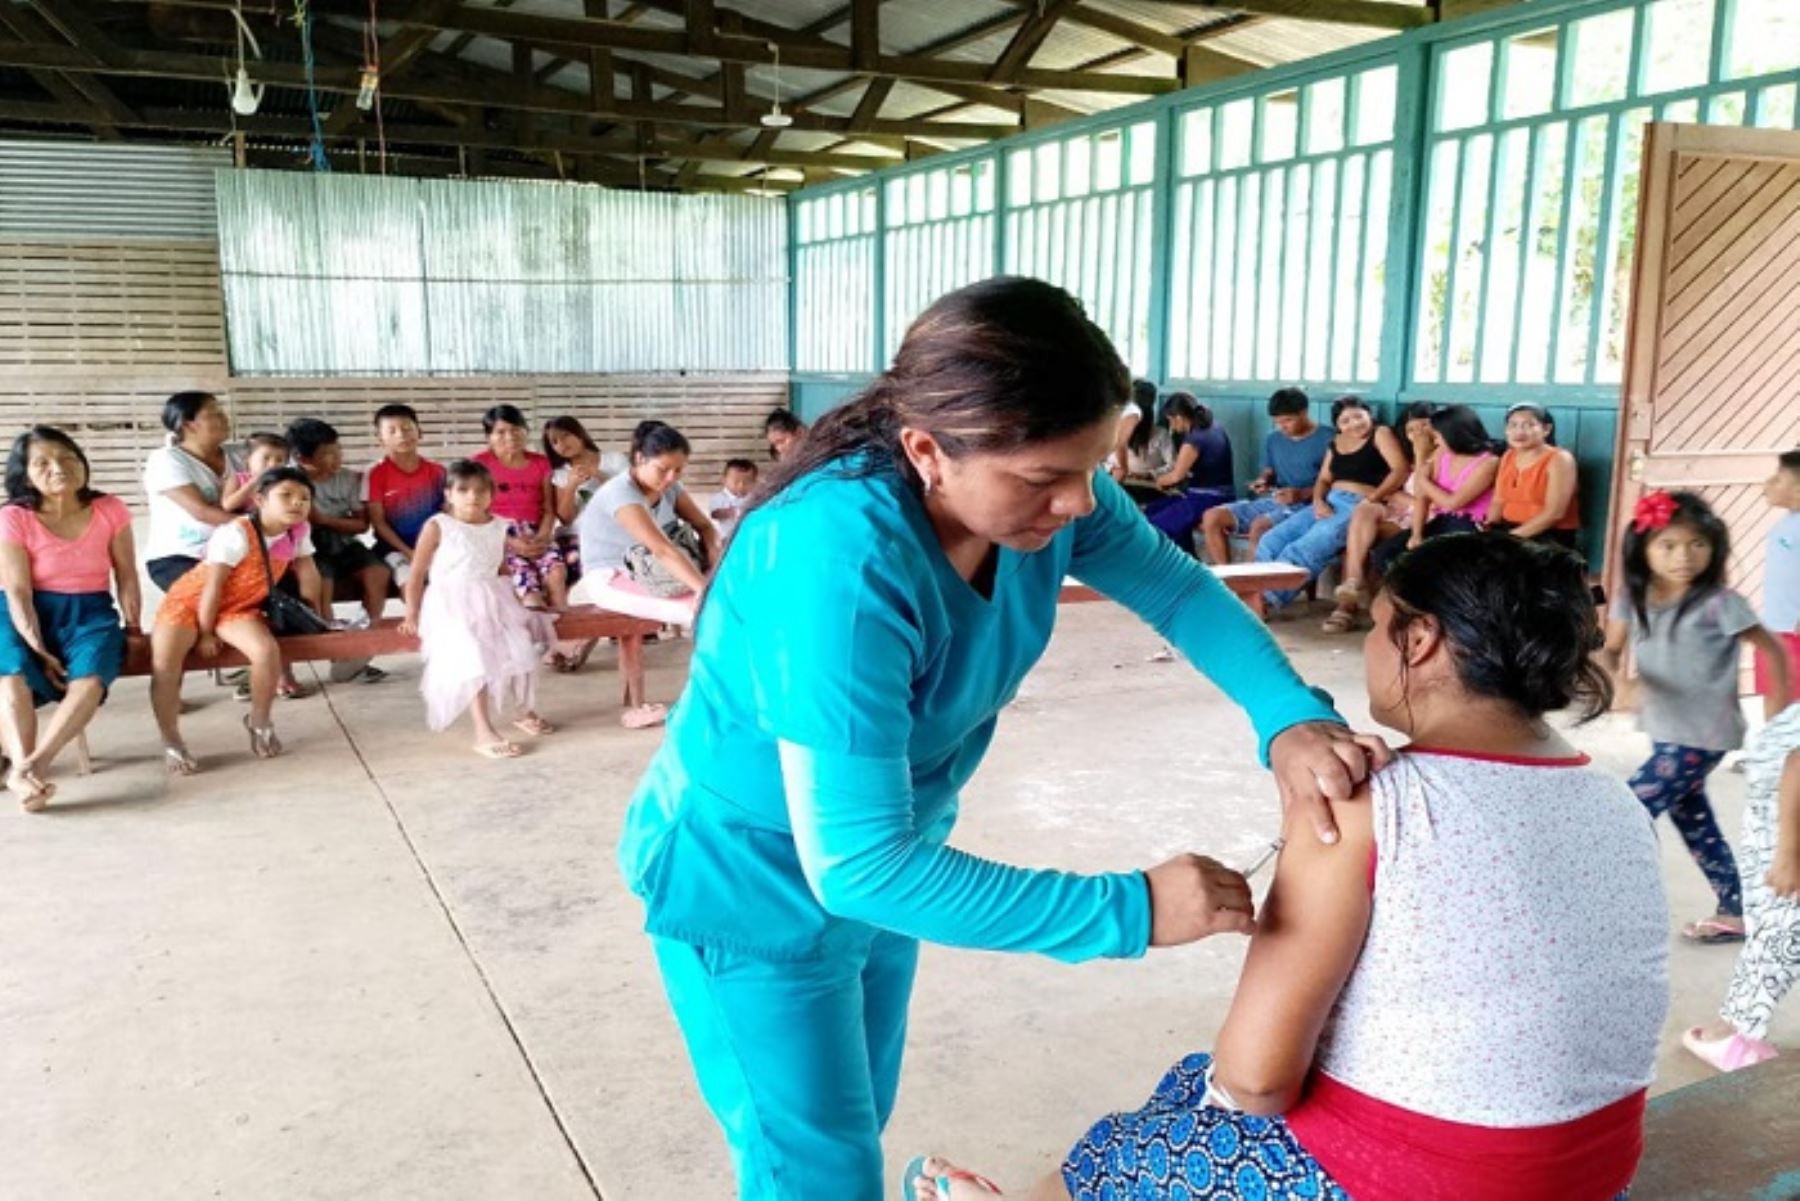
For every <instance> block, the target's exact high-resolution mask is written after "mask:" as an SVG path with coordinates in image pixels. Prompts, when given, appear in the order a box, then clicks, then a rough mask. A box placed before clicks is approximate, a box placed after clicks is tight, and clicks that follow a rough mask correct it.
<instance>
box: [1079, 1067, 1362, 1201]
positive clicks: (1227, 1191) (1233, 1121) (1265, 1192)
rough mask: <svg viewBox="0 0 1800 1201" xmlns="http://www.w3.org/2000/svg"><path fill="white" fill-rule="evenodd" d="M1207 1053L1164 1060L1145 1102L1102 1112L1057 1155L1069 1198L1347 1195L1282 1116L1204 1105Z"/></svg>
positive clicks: (1260, 1199)
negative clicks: (1165, 1068) (1062, 1156)
mask: <svg viewBox="0 0 1800 1201" xmlns="http://www.w3.org/2000/svg"><path fill="white" fill-rule="evenodd" d="M1210 1063H1212V1056H1210V1055H1198V1054H1197V1055H1189V1056H1188V1057H1187V1058H1185V1059H1183V1060H1182V1061H1181V1062H1180V1063H1178V1064H1176V1065H1175V1066H1174V1067H1173V1068H1170V1069H1169V1072H1168V1074H1167V1075H1165V1076H1164V1077H1163V1078H1162V1082H1161V1083H1160V1084H1158V1085H1157V1086H1156V1092H1155V1093H1154V1094H1153V1095H1152V1096H1151V1098H1150V1100H1149V1103H1148V1104H1146V1105H1145V1106H1144V1107H1143V1108H1142V1109H1140V1110H1137V1111H1136V1112H1135V1113H1115V1114H1111V1115H1109V1116H1107V1117H1104V1118H1101V1119H1100V1120H1099V1121H1098V1122H1096V1123H1094V1125H1093V1128H1092V1129H1090V1130H1089V1131H1088V1132H1087V1133H1086V1134H1084V1135H1082V1136H1081V1140H1080V1141H1079V1142H1077V1143H1076V1144H1075V1147H1074V1149H1073V1150H1072V1151H1070V1152H1069V1157H1068V1159H1067V1160H1065V1161H1064V1162H1063V1168H1062V1176H1063V1184H1064V1185H1065V1186H1066V1187H1067V1188H1068V1190H1069V1196H1070V1197H1072V1198H1074V1201H1139V1199H1140V1198H1143V1199H1145V1201H1150V1199H1155V1201H1201V1198H1234V1199H1235V1198H1250V1199H1253V1201H1264V1199H1265V1198H1266V1199H1268V1201H1286V1199H1287V1198H1306V1199H1307V1201H1350V1197H1349V1194H1348V1193H1346V1192H1344V1190H1343V1189H1341V1188H1339V1187H1338V1186H1337V1185H1336V1184H1335V1183H1333V1182H1332V1179H1331V1177H1330V1176H1328V1175H1326V1174H1325V1169H1324V1168H1322V1167H1320V1166H1319V1163H1318V1161H1317V1160H1315V1159H1314V1158H1313V1157H1312V1156H1311V1155H1309V1154H1308V1153H1307V1151H1306V1148H1304V1147H1302V1146H1301V1145H1300V1143H1299V1141H1298V1140H1297V1139H1295V1138H1294V1136H1293V1135H1292V1134H1290V1133H1289V1132H1288V1128H1287V1123H1286V1122H1284V1121H1282V1120H1281V1119H1280V1118H1278V1117H1275V1118H1259V1117H1253V1116H1252V1115H1250V1114H1245V1113H1233V1112H1231V1111H1229V1110H1224V1109H1219V1108H1217V1107H1214V1106H1208V1105H1203V1104H1202V1103H1201V1098H1202V1097H1203V1096H1204V1095H1205V1093H1206V1069H1207V1066H1208V1065H1209V1064H1210Z"/></svg>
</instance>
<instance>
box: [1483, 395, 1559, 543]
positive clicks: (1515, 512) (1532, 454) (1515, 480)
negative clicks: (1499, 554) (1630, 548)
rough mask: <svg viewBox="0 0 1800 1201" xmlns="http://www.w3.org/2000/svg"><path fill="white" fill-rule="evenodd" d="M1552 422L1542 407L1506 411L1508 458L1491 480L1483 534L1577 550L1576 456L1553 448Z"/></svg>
mask: <svg viewBox="0 0 1800 1201" xmlns="http://www.w3.org/2000/svg"><path fill="white" fill-rule="evenodd" d="M1555 437H1556V422H1555V421H1554V420H1552V419H1551V417H1550V413H1549V411H1548V410H1546V409H1545V408H1544V407H1543V406H1542V405H1535V404H1531V403H1525V404H1516V405H1514V406H1513V407H1512V408H1510V409H1508V410H1506V453H1505V454H1504V455H1502V456H1501V457H1500V471H1499V474H1497V475H1496V476H1495V477H1494V499H1493V502H1492V503H1491V504H1489V505H1488V512H1487V528H1488V529H1492V530H1501V531H1504V532H1506V533H1509V534H1512V535H1513V536H1515V537H1518V538H1535V539H1539V540H1541V541H1544V542H1555V543H1557V544H1559V545H1561V546H1566V547H1569V548H1570V549H1571V550H1573V549H1574V547H1575V531H1576V529H1578V528H1579V527H1580V525H1581V512H1580V503H1579V498H1578V497H1577V496H1576V494H1575V456H1574V455H1572V454H1570V453H1569V452H1568V451H1566V450H1564V449H1562V448H1561V447H1559V446H1557V445H1556V444H1555V442H1554V441H1553V439H1554V438H1555Z"/></svg>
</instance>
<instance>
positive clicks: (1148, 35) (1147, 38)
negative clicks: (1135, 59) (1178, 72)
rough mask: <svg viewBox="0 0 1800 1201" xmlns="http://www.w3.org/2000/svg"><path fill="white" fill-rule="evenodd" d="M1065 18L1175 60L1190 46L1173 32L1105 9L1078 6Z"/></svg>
mask: <svg viewBox="0 0 1800 1201" xmlns="http://www.w3.org/2000/svg"><path fill="white" fill-rule="evenodd" d="M1063 20H1065V21H1067V22H1069V23H1070V24H1071V25H1085V26H1087V27H1088V28H1089V29H1098V30H1099V31H1100V32H1101V33H1110V34H1111V35H1112V36H1114V37H1116V38H1123V39H1124V40H1125V41H1127V42H1130V43H1131V44H1132V45H1134V46H1142V47H1143V48H1144V49H1145V50H1153V51H1155V52H1156V53H1158V54H1166V55H1168V56H1169V57H1170V58H1174V59H1179V58H1180V57H1181V52H1182V51H1183V50H1184V49H1186V48H1187V47H1186V43H1184V42H1183V41H1182V40H1181V39H1180V38H1178V37H1176V36H1175V35H1174V34H1172V33H1164V32H1163V31H1162V30H1160V29H1152V28H1150V27H1149V26H1148V25H1140V24H1139V23H1138V22H1136V21H1133V20H1129V19H1128V18H1125V17H1121V16H1119V15H1118V14H1116V13H1113V12H1110V11H1108V10H1106V9H1100V8H1081V7H1077V8H1074V9H1072V10H1070V12H1069V13H1068V14H1067V15H1066V16H1064V17H1063Z"/></svg>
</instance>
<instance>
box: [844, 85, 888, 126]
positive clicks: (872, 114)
mask: <svg viewBox="0 0 1800 1201" xmlns="http://www.w3.org/2000/svg"><path fill="white" fill-rule="evenodd" d="M893 90H894V81H893V80H891V79H871V80H870V81H869V86H868V87H867V88H865V89H863V94H862V99H861V100H858V101H857V102H856V111H855V112H853V113H851V114H850V128H851V129H863V128H866V127H867V126H869V125H870V124H872V123H873V122H874V120H875V118H876V117H878V116H880V115H881V106H882V105H883V104H886V103H887V98H888V93H889V92H891V91H893Z"/></svg>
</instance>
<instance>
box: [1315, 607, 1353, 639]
mask: <svg viewBox="0 0 1800 1201" xmlns="http://www.w3.org/2000/svg"><path fill="white" fill-rule="evenodd" d="M1360 616H1361V615H1360V613H1359V611H1358V610H1357V609H1356V608H1354V607H1352V606H1349V605H1342V604H1340V605H1339V606H1338V607H1337V608H1335V609H1333V610H1332V611H1331V616H1330V617H1327V618H1326V619H1325V624H1324V625H1322V626H1320V627H1319V628H1320V629H1321V630H1323V631H1325V633H1327V634H1348V633H1350V632H1351V631H1353V630H1355V629H1356V627H1357V625H1358V624H1359V618H1360Z"/></svg>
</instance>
